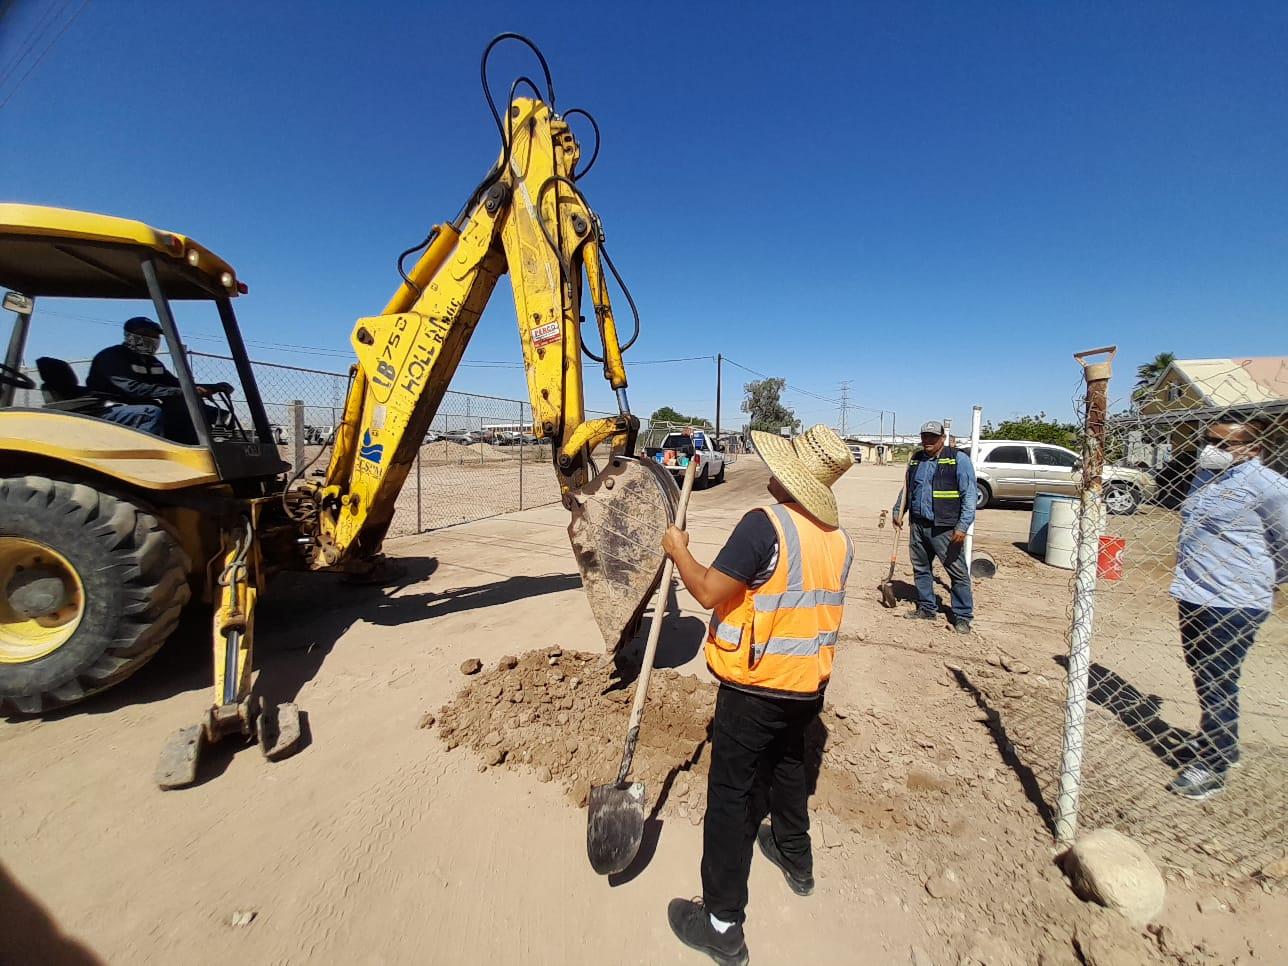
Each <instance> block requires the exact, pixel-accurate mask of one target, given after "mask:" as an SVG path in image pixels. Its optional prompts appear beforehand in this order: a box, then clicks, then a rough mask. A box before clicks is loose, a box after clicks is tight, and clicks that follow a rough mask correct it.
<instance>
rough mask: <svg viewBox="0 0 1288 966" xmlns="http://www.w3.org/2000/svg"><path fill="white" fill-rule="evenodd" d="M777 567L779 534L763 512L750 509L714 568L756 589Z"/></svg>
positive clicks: (735, 528) (722, 550)
mask: <svg viewBox="0 0 1288 966" xmlns="http://www.w3.org/2000/svg"><path fill="white" fill-rule="evenodd" d="M777 565H778V531H776V530H775V529H774V525H773V524H772V523H770V522H769V517H768V516H767V515H766V513H765V512H764V511H763V510H749V511H748V512H747V514H746V515H745V516H744V517H743V518H742V519H741V520H739V521H738V525H737V526H736V527H734V528H733V533H731V534H730V535H729V540H728V541H727V542H726V543H725V545H724V547H723V548H721V550H720V553H718V554H717V555H716V559H715V563H713V564H712V565H711V566H713V567H715V568H716V570H718V571H720V572H721V573H722V574H725V575H726V576H729V577H732V578H733V579H734V580H741V581H742V582H743V583H744V584H746V585H747V586H748V587H751V588H752V589H755V588H756V587H759V586H760V585H761V584H763V583H764V582H765V581H766V580H768V579H769V578H770V576H771V575H772V574H773V572H774V567H776V566H777Z"/></svg>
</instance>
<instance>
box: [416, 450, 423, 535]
mask: <svg viewBox="0 0 1288 966" xmlns="http://www.w3.org/2000/svg"><path fill="white" fill-rule="evenodd" d="M424 448H425V441H424V440H423V439H422V440H421V441H420V445H419V446H417V447H416V532H417V533H424V532H425V521H424V517H423V510H422V506H421V502H420V453H421V450H423V449H424Z"/></svg>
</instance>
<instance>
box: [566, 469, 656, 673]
mask: <svg viewBox="0 0 1288 966" xmlns="http://www.w3.org/2000/svg"><path fill="white" fill-rule="evenodd" d="M571 496H572V501H571V502H572V521H571V522H570V523H569V524H568V538H569V540H570V541H571V542H572V550H573V555H574V556H575V557H576V558H577V567H578V569H579V570H580V571H581V583H582V589H584V590H585V592H586V599H587V600H588V601H589V602H590V610H591V613H593V614H594V615H595V623H596V624H598V625H599V632H600V633H601V634H602V635H603V637H604V646H605V648H606V650H607V651H608V653H609V654H614V653H616V651H617V649H618V648H619V647H621V646H622V645H623V644H625V643H626V642H628V641H629V640H630V639H631V638H632V637H633V636H634V635H635V631H636V630H637V629H638V627H639V623H640V617H641V616H642V615H643V613H644V609H645V607H646V606H647V605H648V602H649V599H650V598H651V597H652V595H653V591H654V590H655V589H656V588H657V583H658V580H659V579H660V578H661V575H662V563H663V561H664V559H665V556H664V554H663V553H662V534H663V533H665V532H666V528H667V527H668V526H670V525H671V524H672V523H674V522H675V510H676V506H677V504H678V503H679V498H680V491H679V490H678V489H677V488H676V486H675V481H674V480H673V479H671V474H670V473H669V472H667V471H666V470H665V469H663V468H662V467H661V466H658V465H657V463H654V462H653V461H652V460H648V459H636V458H635V457H631V456H614V457H613V458H612V459H610V460H609V461H608V465H607V466H606V467H604V470H603V471H602V472H601V473H600V474H599V475H598V476H596V477H595V478H594V479H593V480H590V481H589V482H587V483H586V485H585V486H582V487H580V488H578V489H576V490H574V491H572V493H571Z"/></svg>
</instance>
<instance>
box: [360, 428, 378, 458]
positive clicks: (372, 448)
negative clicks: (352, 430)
mask: <svg viewBox="0 0 1288 966" xmlns="http://www.w3.org/2000/svg"><path fill="white" fill-rule="evenodd" d="M358 455H359V456H361V457H362V458H363V459H364V460H370V461H371V462H372V463H379V462H380V461H381V460H382V459H384V458H385V448H384V447H383V446H381V445H380V444H379V443H374V444H373V443H372V442H371V430H367V431H366V432H365V433H363V434H362V449H360V450H359V451H358Z"/></svg>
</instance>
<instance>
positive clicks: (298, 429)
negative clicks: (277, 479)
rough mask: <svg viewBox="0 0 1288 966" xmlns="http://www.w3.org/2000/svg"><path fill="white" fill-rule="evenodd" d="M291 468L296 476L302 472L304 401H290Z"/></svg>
mask: <svg viewBox="0 0 1288 966" xmlns="http://www.w3.org/2000/svg"><path fill="white" fill-rule="evenodd" d="M291 417H292V424H291V466H292V468H293V469H294V471H295V473H296V474H299V473H302V472H303V471H304V400H302V399H292V400H291Z"/></svg>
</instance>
